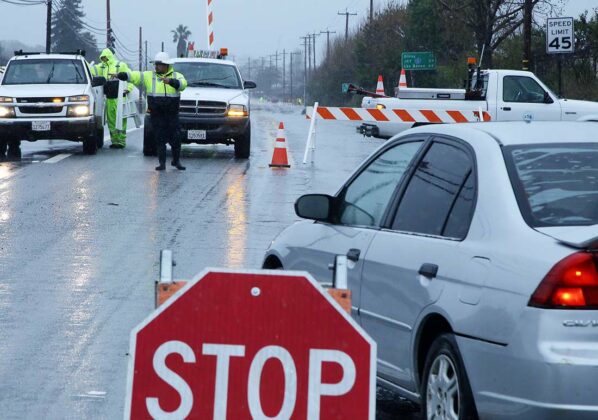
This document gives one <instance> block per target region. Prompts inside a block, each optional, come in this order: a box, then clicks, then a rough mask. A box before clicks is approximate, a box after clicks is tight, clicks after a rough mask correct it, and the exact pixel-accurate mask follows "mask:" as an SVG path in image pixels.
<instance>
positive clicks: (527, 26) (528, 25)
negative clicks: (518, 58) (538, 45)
mask: <svg viewBox="0 0 598 420" xmlns="http://www.w3.org/2000/svg"><path fill="white" fill-rule="evenodd" d="M533 7H534V6H533V5H532V0H525V5H524V9H523V60H522V66H521V67H522V69H523V70H527V71H529V69H530V60H531V58H532V16H533Z"/></svg>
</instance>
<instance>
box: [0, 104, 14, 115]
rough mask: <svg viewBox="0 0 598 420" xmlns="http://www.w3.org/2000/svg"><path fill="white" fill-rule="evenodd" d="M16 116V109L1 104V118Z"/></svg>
mask: <svg viewBox="0 0 598 420" xmlns="http://www.w3.org/2000/svg"><path fill="white" fill-rule="evenodd" d="M14 116H15V109H14V108H13V107H8V106H0V118H12V117H14Z"/></svg>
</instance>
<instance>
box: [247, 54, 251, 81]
mask: <svg viewBox="0 0 598 420" xmlns="http://www.w3.org/2000/svg"><path fill="white" fill-rule="evenodd" d="M247 78H248V79H251V57H248V58H247Z"/></svg>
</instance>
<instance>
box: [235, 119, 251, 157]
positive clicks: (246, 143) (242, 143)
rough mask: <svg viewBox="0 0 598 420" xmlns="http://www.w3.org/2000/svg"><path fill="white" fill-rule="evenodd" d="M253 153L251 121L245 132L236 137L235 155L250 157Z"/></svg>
mask: <svg viewBox="0 0 598 420" xmlns="http://www.w3.org/2000/svg"><path fill="white" fill-rule="evenodd" d="M250 153H251V123H250V124H248V125H247V129H246V130H245V133H244V134H243V135H242V136H240V137H237V138H236V139H235V157H236V158H239V159H248V158H249V154H250Z"/></svg>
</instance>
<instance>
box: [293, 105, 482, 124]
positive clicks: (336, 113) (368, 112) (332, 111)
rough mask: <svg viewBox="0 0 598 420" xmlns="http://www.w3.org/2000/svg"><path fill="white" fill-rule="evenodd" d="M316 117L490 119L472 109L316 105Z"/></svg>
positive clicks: (437, 120) (433, 121)
mask: <svg viewBox="0 0 598 420" xmlns="http://www.w3.org/2000/svg"><path fill="white" fill-rule="evenodd" d="M313 111H314V108H313V107H308V108H307V111H306V114H305V115H306V117H307V119H311V118H312V117H311V115H312V114H314V112H313ZM315 115H316V119H319V120H326V121H363V122H394V123H397V122H398V123H401V122H402V123H413V124H417V123H425V124H455V123H471V122H479V121H484V122H488V121H492V116H491V115H490V114H489V113H488V112H486V111H481V115H482V116H481V117H480V111H474V110H441V109H435V110H431V109H409V108H404V109H376V108H372V109H370V108H333V107H322V106H320V107H318V108H317V111H316V113H315Z"/></svg>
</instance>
